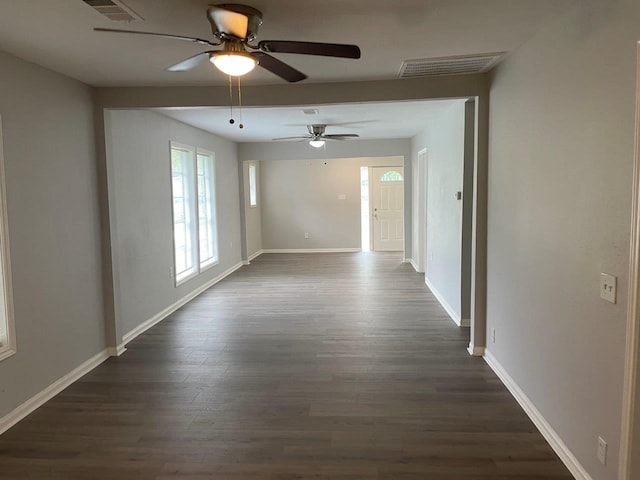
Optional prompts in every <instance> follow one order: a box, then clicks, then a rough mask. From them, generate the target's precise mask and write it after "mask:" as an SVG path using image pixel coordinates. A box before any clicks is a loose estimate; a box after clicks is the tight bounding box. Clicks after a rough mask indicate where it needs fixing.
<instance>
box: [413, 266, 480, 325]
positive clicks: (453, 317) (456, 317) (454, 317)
mask: <svg viewBox="0 0 640 480" xmlns="http://www.w3.org/2000/svg"><path fill="white" fill-rule="evenodd" d="M424 283H426V284H427V287H429V290H431V293H433V296H434V297H436V300H438V302H440V305H442V308H444V309H445V310H446V312H447V313H448V314H449V316H450V317H451V320H453V321H454V322H455V324H456V325H458V326H459V327H468V326H469V325H470V322H469V319H466V318H465V319H462V320H461V319H460V315H458V314H457V313H456V311H455V310H454V309H453V307H452V306H451V305H449V302H447V301H446V300H445V299H444V297H443V296H442V294H441V293H440V292H439V291H438V289H437V288H436V287H434V286H433V284H432V283H431V282H430V281H429V279H428V278H427V276H426V275H425V276H424ZM464 320H466V325H465V323H463V321H464Z"/></svg>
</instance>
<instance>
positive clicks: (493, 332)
mask: <svg viewBox="0 0 640 480" xmlns="http://www.w3.org/2000/svg"><path fill="white" fill-rule="evenodd" d="M491 343H496V329H495V328H492V329H491Z"/></svg>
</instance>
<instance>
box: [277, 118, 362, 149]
mask: <svg viewBox="0 0 640 480" xmlns="http://www.w3.org/2000/svg"><path fill="white" fill-rule="evenodd" d="M326 128H327V126H326V125H324V124H314V125H307V130H309V134H308V135H301V136H299V137H281V138H274V139H273V140H309V145H311V146H312V147H316V148H320V147H322V146H323V145H324V143H325V140H350V139H353V138H358V137H359V136H360V135H356V134H355V133H338V134H329V135H327V134H325V133H324V131H325V129H326Z"/></svg>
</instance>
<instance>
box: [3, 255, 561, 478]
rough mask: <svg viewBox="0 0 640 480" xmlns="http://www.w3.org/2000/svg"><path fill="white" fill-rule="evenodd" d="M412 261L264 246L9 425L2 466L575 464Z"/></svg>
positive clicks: (252, 471)
mask: <svg viewBox="0 0 640 480" xmlns="http://www.w3.org/2000/svg"><path fill="white" fill-rule="evenodd" d="M400 261H401V257H400V256H399V255H398V254H381V253H375V254H374V253H371V254H366V253H363V254H305V255H274V254H271V255H262V256H261V257H259V258H257V259H256V260H254V261H253V262H252V264H251V265H250V266H247V267H243V268H242V269H241V270H239V271H238V272H236V273H234V274H233V275H231V276H230V277H228V278H227V279H225V280H223V281H222V282H220V283H218V284H217V285H215V286H214V287H212V288H211V289H209V290H208V291H207V292H205V293H203V294H202V295H201V296H200V297H198V298H197V299H195V300H194V301H192V302H191V303H189V304H188V305H186V306H184V307H183V308H181V309H180V310H178V311H177V312H175V313H174V314H173V315H171V316H170V317H169V318H167V319H166V320H164V321H163V322H161V323H160V324H158V325H157V326H155V327H154V328H152V329H151V330H149V331H148V332H146V333H145V334H143V335H141V336H140V337H138V338H137V339H136V340H135V341H134V342H132V343H131V344H129V345H128V350H127V352H126V353H125V354H124V355H122V356H121V357H119V358H111V359H109V360H107V361H106V362H105V363H104V364H102V365H101V366H99V367H98V368H96V369H95V370H94V371H92V372H91V373H89V374H88V375H86V376H85V377H83V378H82V379H81V380H80V381H78V382H77V383H75V384H74V385H72V386H71V387H69V388H67V389H66V390H65V391H64V392H62V393H61V394H60V395H58V396H57V397H55V398H54V399H52V400H51V401H49V402H48V403H47V404H46V405H44V406H43V407H41V408H40V409H38V410H37V411H36V412H34V413H33V414H32V415H30V416H29V417H28V418H26V419H25V420H23V421H22V422H20V423H19V424H18V425H16V426H15V427H13V428H12V429H11V430H9V431H8V432H6V433H5V434H3V435H2V436H0V479H40V480H48V479H96V480H103V479H104V480H106V479H109V480H122V479H136V480H151V479H153V480H178V479H189V480H204V479H216V480H218V479H219V480H222V479H224V480H239V479H243V480H244V479H251V480H267V479H268V480H292V479H320V480H329V479H332V480H361V479H379V480H413V479H435V480H437V479H446V480H454V479H455V480H507V479H509V480H510V479H513V480H516V479H517V480H525V479H529V480H531V479H537V480H542V479H549V480H560V479H571V478H572V476H571V475H570V474H569V472H568V471H567V469H566V468H565V467H564V466H563V465H562V463H561V462H560V461H559V460H558V459H557V457H556V455H555V454H554V453H553V451H552V450H551V448H550V447H549V446H548V445H547V444H546V442H545V441H544V439H543V438H542V436H541V435H540V434H539V433H538V432H537V430H536V429H535V427H534V426H533V424H532V423H531V421H530V420H529V419H528V418H527V416H526V415H525V414H524V412H523V411H522V410H521V408H520V407H519V406H518V404H517V403H516V401H515V400H514V399H513V398H512V397H511V396H510V394H509V393H508V392H507V390H506V388H505V387H504V386H503V385H502V384H501V383H500V381H499V380H498V379H497V377H496V376H495V375H494V374H493V372H492V371H491V370H490V368H489V367H488V366H487V365H486V364H485V363H484V361H483V360H482V359H481V358H473V357H470V356H469V355H468V354H467V351H466V346H467V343H468V330H465V329H459V328H458V327H456V326H455V325H454V324H453V322H452V321H451V320H450V319H449V318H448V317H447V315H446V313H445V312H444V310H443V309H442V308H441V307H440V306H439V304H438V303H437V301H436V300H435V298H434V297H433V296H432V295H431V294H430V293H429V292H428V290H427V288H426V286H425V285H424V283H423V281H422V278H423V277H422V276H421V275H418V274H416V273H415V272H414V271H413V269H412V268H411V267H410V266H409V265H407V264H401V263H400Z"/></svg>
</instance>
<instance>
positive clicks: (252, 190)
mask: <svg viewBox="0 0 640 480" xmlns="http://www.w3.org/2000/svg"><path fill="white" fill-rule="evenodd" d="M249 205H251V206H252V207H255V206H256V205H258V190H257V186H256V164H255V163H250V164H249Z"/></svg>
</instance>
